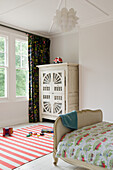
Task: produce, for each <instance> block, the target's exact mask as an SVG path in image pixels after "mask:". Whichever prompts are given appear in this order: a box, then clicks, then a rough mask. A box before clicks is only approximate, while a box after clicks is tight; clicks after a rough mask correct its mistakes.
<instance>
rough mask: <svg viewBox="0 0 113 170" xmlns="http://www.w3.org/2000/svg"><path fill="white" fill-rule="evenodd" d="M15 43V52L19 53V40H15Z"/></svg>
mask: <svg viewBox="0 0 113 170" xmlns="http://www.w3.org/2000/svg"><path fill="white" fill-rule="evenodd" d="M15 45H16V49H15V50H16V51H15V52H16V54H20V41H16V44H15Z"/></svg>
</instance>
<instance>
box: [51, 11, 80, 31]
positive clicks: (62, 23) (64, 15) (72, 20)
mask: <svg viewBox="0 0 113 170" xmlns="http://www.w3.org/2000/svg"><path fill="white" fill-rule="evenodd" d="M78 19H79V18H78V17H77V16H76V11H75V10H74V9H73V8H71V9H69V10H68V9H67V8H62V9H61V10H57V11H56V15H55V16H54V20H53V22H54V24H55V25H56V26H57V27H59V28H60V29H61V31H63V32H67V31H71V30H73V29H74V28H75V26H76V24H77V20H78Z"/></svg>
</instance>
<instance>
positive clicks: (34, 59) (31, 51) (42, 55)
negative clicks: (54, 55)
mask: <svg viewBox="0 0 113 170" xmlns="http://www.w3.org/2000/svg"><path fill="white" fill-rule="evenodd" d="M28 59H29V122H37V121H38V120H39V70H38V68H37V67H36V66H37V65H42V64H49V63H50V40H49V39H48V38H44V37H40V36H36V35H32V34H29V35H28Z"/></svg>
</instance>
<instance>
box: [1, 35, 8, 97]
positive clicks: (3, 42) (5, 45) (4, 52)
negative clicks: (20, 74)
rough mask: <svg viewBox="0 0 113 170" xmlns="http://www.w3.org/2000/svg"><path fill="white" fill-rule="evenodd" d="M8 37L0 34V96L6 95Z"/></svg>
mask: <svg viewBox="0 0 113 170" xmlns="http://www.w3.org/2000/svg"><path fill="white" fill-rule="evenodd" d="M7 41H8V38H7V37H6V36H0V98H1V97H2V98H5V97H7V70H8V53H7V52H8V43H7Z"/></svg>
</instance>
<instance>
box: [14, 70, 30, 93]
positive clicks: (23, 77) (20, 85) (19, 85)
mask: <svg viewBox="0 0 113 170" xmlns="http://www.w3.org/2000/svg"><path fill="white" fill-rule="evenodd" d="M27 86H28V71H27V70H19V69H17V70H16V96H27V94H28V87H27Z"/></svg>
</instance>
